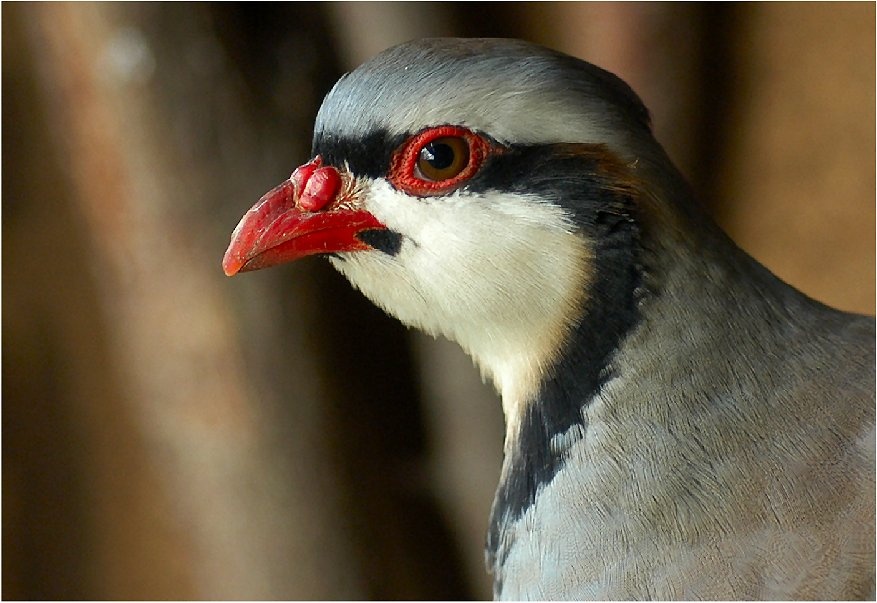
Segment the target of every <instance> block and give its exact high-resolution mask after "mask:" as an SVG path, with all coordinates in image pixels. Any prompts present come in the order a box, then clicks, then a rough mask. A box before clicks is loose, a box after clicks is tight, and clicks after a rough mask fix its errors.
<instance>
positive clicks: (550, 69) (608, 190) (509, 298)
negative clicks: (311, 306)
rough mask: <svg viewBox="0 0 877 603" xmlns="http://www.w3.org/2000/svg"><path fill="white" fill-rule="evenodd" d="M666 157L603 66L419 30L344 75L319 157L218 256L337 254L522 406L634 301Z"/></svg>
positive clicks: (404, 317)
mask: <svg viewBox="0 0 877 603" xmlns="http://www.w3.org/2000/svg"><path fill="white" fill-rule="evenodd" d="M666 163H667V160H666V158H665V156H664V154H663V151H662V150H661V148H660V146H659V145H658V144H657V143H656V142H655V141H654V139H653V137H652V134H651V131H650V125H649V118H648V113H647V111H646V109H645V108H644V106H643V105H642V103H641V102H640V101H639V99H638V98H637V97H636V95H635V94H634V93H633V92H632V91H631V90H630V88H629V87H628V86H627V85H626V84H624V83H623V82H622V81H621V80H620V79H618V78H617V77H615V76H614V75H612V74H610V73H608V72H606V71H603V70H602V69H599V68H598V67H595V66H593V65H591V64H589V63H586V62H584V61H580V60H578V59H574V58H572V57H569V56H566V55H563V54H560V53H557V52H554V51H551V50H548V49H545V48H542V47H540V46H536V45H533V44H529V43H526V42H521V41H513V40H481V39H432V40H420V41H415V42H409V43H406V44H402V45H400V46H396V47H394V48H391V49H389V50H386V51H384V52H383V53H381V54H379V55H378V56H376V57H375V58H373V59H371V60H370V61H368V62H367V63H365V64H363V65H362V66H360V67H359V68H358V69H356V70H354V71H353V72H351V73H349V74H347V75H345V76H344V77H342V78H341V79H340V80H339V81H338V82H337V84H336V85H335V86H334V88H333V89H332V90H331V91H330V92H329V94H328V95H327V96H326V98H325V100H324V102H323V105H322V107H321V108H320V110H319V113H318V115H317V119H316V126H315V133H314V142H313V155H312V159H311V160H310V161H309V162H307V163H305V164H304V165H302V166H301V167H299V168H297V169H296V170H295V171H294V172H293V174H292V175H291V176H290V178H289V179H288V180H286V181H285V182H283V183H282V184H280V185H279V186H278V187H276V188H275V189H274V190H272V191H271V192H269V193H268V194H266V195H265V196H264V197H262V199H261V200H260V201H259V202H258V203H257V204H256V205H255V206H254V207H253V208H252V209H251V210H250V211H249V212H247V213H246V215H245V216H244V217H243V218H242V220H241V222H240V224H238V226H237V228H236V229H235V231H234V233H233V235H232V241H231V244H230V246H229V248H228V251H227V252H226V255H225V258H224V261H223V267H224V269H225V272H226V274H228V275H233V274H235V273H237V272H242V271H247V270H255V269H259V268H265V267H268V266H272V265H275V264H279V263H282V262H287V261H291V260H295V259H298V258H301V257H304V256H307V255H313V254H323V255H327V256H328V257H329V259H330V261H331V263H332V264H333V265H334V266H335V268H337V269H338V270H339V271H340V272H341V273H343V274H344V275H345V276H346V277H347V278H348V279H349V280H350V281H351V283H352V284H353V285H354V286H356V287H357V288H359V289H360V290H361V291H362V292H363V293H364V294H365V295H366V296H367V297H369V298H370V299H371V300H372V301H374V302H375V303H376V304H377V305H379V306H381V307H382V308H383V309H384V310H386V311H387V312H388V313H389V314H391V315H394V316H396V317H397V318H399V319H400V320H401V321H402V322H403V323H405V324H407V325H409V326H414V327H417V328H419V329H422V330H424V331H426V332H427V333H430V334H433V335H444V336H446V337H448V338H449V339H451V340H454V341H457V342H458V343H459V344H461V345H462V347H463V348H464V349H465V350H466V351H467V352H468V353H469V354H470V355H471V356H472V357H473V358H474V359H475V360H476V362H477V363H478V364H479V365H480V366H481V368H482V371H483V372H484V373H485V374H486V375H487V376H489V377H490V378H492V379H493V380H494V382H495V384H496V385H497V388H498V389H499V390H500V392H501V393H502V395H503V400H504V404H505V403H506V400H514V401H520V400H525V399H527V398H528V397H530V396H532V395H533V394H534V392H535V390H536V389H537V388H538V384H539V382H540V380H541V379H542V378H544V375H545V374H546V372H547V371H549V370H550V367H551V365H552V363H553V362H554V360H555V359H556V357H557V355H558V354H559V353H560V351H561V349H562V348H563V345H564V342H565V341H566V340H567V338H568V337H569V335H570V333H571V332H572V331H573V330H574V329H576V328H577V326H578V325H579V324H580V323H581V322H582V316H585V315H588V314H589V313H591V314H592V315H596V314H594V313H593V312H592V311H591V310H592V309H593V308H596V307H597V306H599V305H601V304H602V305H603V306H605V305H607V304H610V305H611V304H612V303H622V302H619V301H618V300H613V299H611V298H613V297H614V296H615V293H613V291H615V289H618V290H619V291H621V294H623V295H625V296H632V295H633V291H632V289H633V288H634V287H635V286H636V285H637V283H635V282H634V281H633V280H632V279H631V278H630V274H631V269H632V268H631V267H632V265H634V264H636V262H637V261H638V259H637V257H636V251H635V248H636V246H637V245H638V241H639V238H640V236H641V234H642V232H641V230H642V229H641V227H640V220H639V213H640V212H642V211H651V212H653V213H661V212H662V211H666V210H663V209H656V207H655V204H653V203H651V202H650V201H649V199H652V198H654V197H655V196H656V194H658V193H656V192H655V190H654V182H655V181H660V180H661V174H665V173H670V172H669V171H666V170H665V169H664V168H665V164H666ZM655 174H657V175H658V177H657V178H656V177H655ZM645 182H651V183H652V184H651V185H647V184H644V183H645ZM650 187H651V188H650ZM607 283H608V284H607ZM613 283H621V285H618V286H615V285H613ZM619 287H620V289H619ZM622 289H623V291H622ZM629 289H630V290H629ZM601 298H606V299H601ZM625 303H626V302H625ZM506 412H507V415H508V414H509V412H511V410H510V409H509V408H506Z"/></svg>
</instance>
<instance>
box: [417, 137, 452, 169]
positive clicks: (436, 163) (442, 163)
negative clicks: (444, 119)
mask: <svg viewBox="0 0 877 603" xmlns="http://www.w3.org/2000/svg"><path fill="white" fill-rule="evenodd" d="M420 157H421V159H423V160H424V161H426V162H428V163H429V165H431V166H432V167H434V168H435V169H437V170H443V169H446V168H449V167H451V165H452V164H453V163H454V149H452V148H451V147H450V145H446V144H442V143H435V142H431V143H429V144H428V145H426V146H425V147H423V150H422V151H420Z"/></svg>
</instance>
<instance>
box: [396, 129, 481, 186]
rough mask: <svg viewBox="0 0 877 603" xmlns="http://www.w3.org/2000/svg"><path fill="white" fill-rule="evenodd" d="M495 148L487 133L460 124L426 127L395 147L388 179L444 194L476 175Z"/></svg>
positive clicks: (400, 184)
mask: <svg viewBox="0 0 877 603" xmlns="http://www.w3.org/2000/svg"><path fill="white" fill-rule="evenodd" d="M493 149H494V146H493V145H492V144H491V142H489V139H488V138H487V137H485V136H483V135H480V134H476V133H475V132H472V131H471V130H469V129H467V128H463V127H461V126H436V127H433V128H427V129H425V130H423V131H421V132H418V133H417V134H415V135H413V136H411V137H410V138H409V139H408V140H406V141H405V142H404V143H402V144H401V145H400V146H399V148H398V149H396V151H395V152H394V153H393V157H392V159H391V160H390V169H389V171H388V173H387V179H388V180H389V181H390V184H392V185H393V186H394V187H395V188H397V189H399V190H401V191H405V192H406V193H408V194H410V195H415V196H418V197H426V196H432V195H443V194H446V193H449V192H451V191H453V190H455V189H457V188H459V187H460V186H461V185H462V184H463V183H464V182H465V181H466V180H468V179H469V178H471V177H472V176H474V175H475V173H476V172H478V169H479V168H480V167H481V163H482V162H483V161H484V159H485V158H486V157H487V155H488V154H489V153H490V152H491V151H492V150H493Z"/></svg>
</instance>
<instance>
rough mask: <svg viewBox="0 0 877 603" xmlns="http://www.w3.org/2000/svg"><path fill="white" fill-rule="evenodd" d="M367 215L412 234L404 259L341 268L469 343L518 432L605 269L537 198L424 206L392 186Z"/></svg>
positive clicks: (405, 315)
mask: <svg viewBox="0 0 877 603" xmlns="http://www.w3.org/2000/svg"><path fill="white" fill-rule="evenodd" d="M361 184H362V186H363V191H362V192H363V199H364V201H365V207H366V209H368V210H369V211H371V212H372V213H373V214H374V215H375V216H376V217H377V218H378V219H379V220H380V221H381V222H383V223H384V224H385V225H387V226H388V227H389V228H390V229H392V230H394V231H396V232H399V233H401V234H403V235H404V237H405V238H404V240H403V243H402V247H401V249H400V251H399V253H398V254H397V255H395V256H391V255H388V254H386V253H384V252H382V251H377V250H375V251H360V252H351V253H344V254H339V255H340V257H341V258H342V259H337V258H333V259H332V264H333V265H334V266H335V267H336V268H337V269H338V270H339V271H340V272H341V273H342V274H344V275H345V276H346V277H347V278H348V279H349V280H350V282H351V283H352V284H353V285H354V286H356V287H357V288H358V289H360V290H361V291H362V292H363V293H364V294H365V295H366V296H367V297H368V298H369V299H371V300H372V301H373V302H374V303H376V304H377V305H379V306H380V307H382V308H383V309H384V310H385V311H386V312H388V313H389V314H391V315H393V316H395V317H397V318H398V319H399V320H401V321H402V322H403V323H405V324H406V325H408V326H413V327H417V328H419V329H421V330H423V331H425V332H427V333H429V334H431V335H433V336H437V335H444V336H445V337H447V338H448V339H451V340H453V341H456V342H457V343H459V344H460V345H461V346H462V347H463V349H464V350H465V351H466V352H467V353H468V354H469V355H470V356H472V358H473V359H474V360H475V362H476V363H477V364H478V366H479V367H480V368H481V371H482V375H483V376H486V377H490V378H491V379H492V380H493V382H494V384H495V386H496V388H497V390H498V391H499V392H500V394H501V395H502V399H503V410H504V411H505V415H506V426H507V432H508V433H514V432H515V430H513V429H512V428H514V427H515V426H516V425H517V424H518V422H519V419H520V417H521V416H522V411H523V409H524V408H525V407H526V404H527V403H528V402H529V401H530V400H531V399H532V398H533V396H534V395H535V394H536V392H537V388H538V386H539V383H540V381H541V378H542V376H543V373H544V371H545V369H546V368H547V367H548V365H549V364H550V363H551V362H552V360H553V359H554V357H555V355H556V353H557V352H558V350H559V348H560V346H561V345H562V344H563V342H564V341H565V339H566V336H567V335H568V333H569V331H570V329H571V328H572V326H573V324H572V321H573V319H574V318H575V317H576V316H578V314H579V313H580V311H581V307H582V304H583V303H584V301H585V300H584V297H585V293H586V288H587V286H588V284H589V281H590V276H591V274H590V270H589V267H590V266H592V265H593V262H592V250H591V249H590V247H589V245H588V242H587V241H586V240H585V239H584V238H583V237H582V236H581V235H580V234H579V233H577V232H576V230H575V226H574V225H573V223H572V220H571V219H570V218H569V217H568V215H567V214H566V212H565V211H564V210H563V209H562V208H560V207H558V206H556V205H554V204H551V203H547V202H546V201H544V200H542V199H540V198H538V197H533V196H525V195H518V194H510V193H490V192H488V193H486V194H483V195H482V194H479V195H474V194H471V193H467V192H462V191H459V192H456V193H453V194H451V195H448V196H443V197H425V198H416V197H412V196H410V195H407V194H405V193H402V192H400V191H397V190H395V189H394V188H393V187H392V186H390V184H389V183H388V182H387V181H386V180H384V179H383V178H379V179H376V180H373V181H370V182H369V181H364V182H361Z"/></svg>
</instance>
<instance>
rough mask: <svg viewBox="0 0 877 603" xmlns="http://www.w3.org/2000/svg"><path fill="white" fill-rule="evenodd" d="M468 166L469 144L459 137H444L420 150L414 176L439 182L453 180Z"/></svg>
mask: <svg viewBox="0 0 877 603" xmlns="http://www.w3.org/2000/svg"><path fill="white" fill-rule="evenodd" d="M468 164H469V143H467V142H466V140H465V139H463V138H461V137H459V136H446V137H444V138H437V139H435V140H433V141H432V142H428V143H426V144H425V145H423V147H422V148H421V149H420V154H419V157H418V158H417V170H416V171H415V175H416V176H418V177H420V178H423V179H424V180H431V181H432V182H441V181H442V180H448V179H449V178H453V177H454V176H456V175H457V174H459V173H460V172H462V171H463V170H464V169H465V168H466V166H467V165H468Z"/></svg>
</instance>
